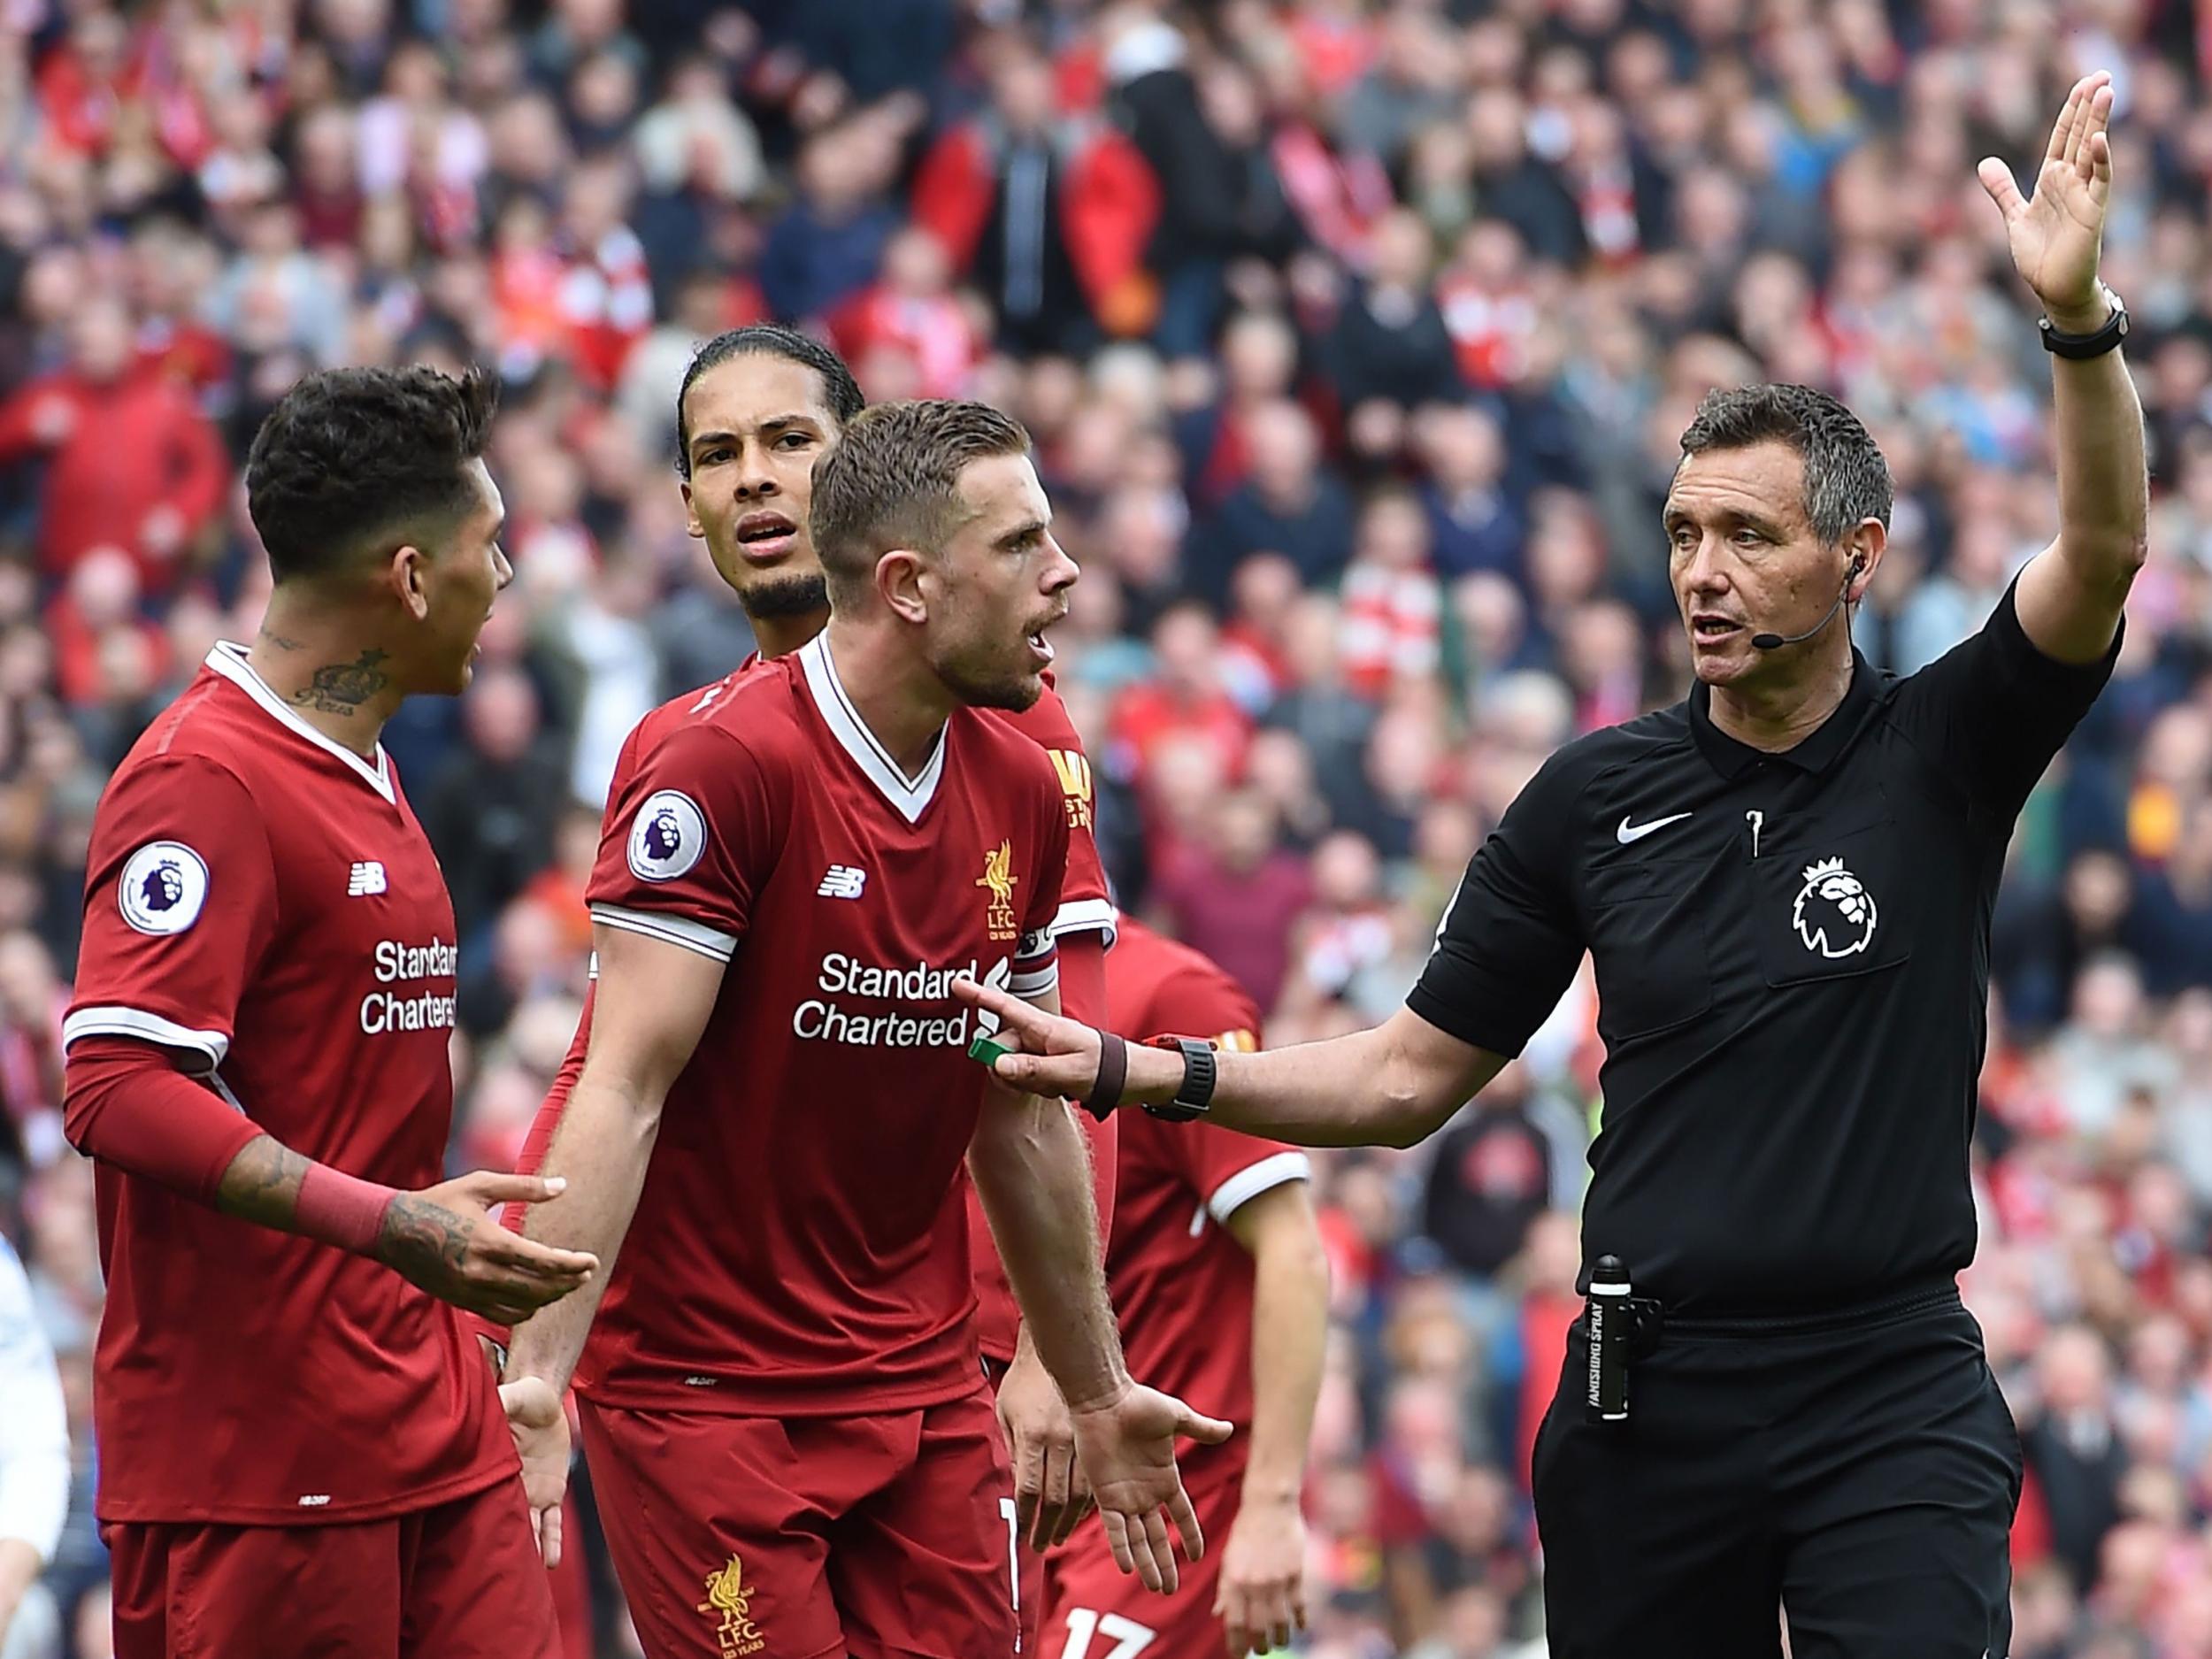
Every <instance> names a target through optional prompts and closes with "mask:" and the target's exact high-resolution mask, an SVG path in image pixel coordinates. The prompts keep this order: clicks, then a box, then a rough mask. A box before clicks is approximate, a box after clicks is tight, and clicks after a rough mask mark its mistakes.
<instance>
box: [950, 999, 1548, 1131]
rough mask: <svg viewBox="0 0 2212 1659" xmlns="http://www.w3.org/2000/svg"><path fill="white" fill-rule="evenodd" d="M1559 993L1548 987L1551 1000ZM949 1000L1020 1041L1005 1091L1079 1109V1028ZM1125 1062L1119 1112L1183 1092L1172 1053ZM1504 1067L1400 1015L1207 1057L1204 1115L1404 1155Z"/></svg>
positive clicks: (1095, 1040) (1088, 1073)
mask: <svg viewBox="0 0 2212 1659" xmlns="http://www.w3.org/2000/svg"><path fill="white" fill-rule="evenodd" d="M1572 967H1573V964H1569V971H1570V972H1572ZM1560 988H1563V987H1555V988H1554V991H1553V996H1554V1000H1556V997H1557V995H1558V990H1559V989H1560ZM953 989H954V990H955V991H956V993H957V994H958V995H960V996H962V997H963V998H964V999H965V1000H966V1001H968V1002H972V1003H974V1004H976V1005H977V1006H978V1007H980V1008H986V1009H988V1010H990V1011H991V1012H992V1013H994V1014H995V1015H997V1016H998V1017H999V1020H1000V1022H1001V1032H1000V1037H999V1041H1002V1042H1003V1041H1006V1038H1007V1035H1008V1034H1009V1033H1011V1034H1012V1035H1013V1036H1015V1037H1018V1039H1019V1040H1020V1042H1021V1048H1022V1052H1021V1053H1018V1054H1009V1055H1006V1056H1002V1057H1001V1058H1000V1059H999V1060H998V1061H997V1062H996V1063H995V1067H994V1069H995V1071H997V1072H998V1074H999V1076H1000V1077H1001V1078H1002V1079H1005V1080H1006V1081H1007V1082H1009V1083H1015V1084H1018V1085H1020V1086H1021V1087H1024V1088H1028V1089H1032V1090H1033V1091H1034V1092H1036V1093H1038V1094H1060V1095H1063V1096H1064V1097H1066V1098H1067V1099H1070V1100H1084V1099H1087V1097H1088V1096H1089V1095H1090V1094H1092V1093H1093V1092H1094V1090H1095V1088H1096V1087H1097V1083H1098V1075H1099V1057H1100V1038H1099V1033H1097V1032H1095V1031H1094V1030H1093V1029H1092V1028H1091V1027H1090V1026H1088V1025H1078V1024H1077V1023H1076V1022H1075V1021H1074V1020H1071V1019H1064V1018H1060V1017H1058V1016H1056V1015H1049V1014H1045V1013H1042V1012H1041V1011H1040V1010H1037V1009H1034V1008H1032V1007H1031V1006H1030V1005H1029V1004H1028V1003H1026V1002H1022V1001H1021V1000H1020V999H1019V998H1017V997H1010V996H1007V995H1004V994H1003V993H1002V992H1001V991H999V990H997V989H995V987H990V986H985V985H979V984H977V983H976V982H975V981H973V980H969V979H964V980H960V981H958V982H957V983H956V984H955V986H954V987H953ZM1515 1046H1516V1047H1518V1045H1515ZM1127 1052H1128V1075H1127V1078H1126V1079H1125V1081H1124V1083H1123V1084H1122V1087H1121V1089H1120V1091H1119V1094H1118V1097H1117V1100H1118V1103H1122V1104H1127V1105H1145V1106H1166V1105H1169V1104H1170V1103H1171V1102H1173V1101H1174V1099H1175V1095H1176V1091H1177V1090H1178V1089H1179V1088H1180V1087H1182V1086H1183V1079H1184V1067H1185V1062H1184V1058H1183V1056H1182V1055H1181V1053H1180V1052H1179V1051H1178V1050H1176V1049H1173V1048H1139V1047H1132V1048H1129V1049H1128V1051H1127ZM1507 1057H1508V1056H1504V1055H1502V1054H1498V1053H1495V1052H1494V1051H1492V1050H1490V1049H1488V1048H1478V1047H1477V1046H1475V1045H1474V1044H1472V1043H1469V1042H1463V1041H1461V1040H1460V1039H1458V1038H1456V1037H1454V1036H1452V1035H1450V1034H1449V1033H1446V1032H1443V1031H1440V1030H1439V1029H1438V1028H1437V1027H1436V1026H1434V1025H1431V1024H1430V1023H1429V1022H1428V1021H1427V1020H1425V1019H1424V1018H1421V1016H1420V1015H1418V1014H1417V1013H1415V1012H1413V1011H1412V1010H1410V1009H1400V1010H1398V1011H1397V1012H1396V1013H1395V1014H1393V1015H1392V1016H1391V1017H1390V1018H1388V1019H1386V1020H1385V1021H1384V1022H1383V1023H1382V1024H1381V1025H1378V1026H1376V1027H1374V1029H1372V1030H1371V1031H1360V1032H1354V1033H1351V1034H1350V1035H1348V1036H1344V1037H1333V1038H1331V1039H1329V1040H1328V1041H1326V1042H1310V1043H1302V1044H1299V1045H1297V1046H1296V1047H1294V1048H1271V1049H1267V1050H1265V1051H1263V1052H1262V1053H1258V1054H1237V1053H1221V1054H1217V1055H1216V1056H1214V1059H1215V1064H1216V1067H1217V1075H1216V1079H1215V1083H1214V1088H1213V1094H1212V1098H1211V1099H1210V1101H1208V1102H1206V1116H1207V1118H1208V1120H1209V1121H1210V1122H1212V1123H1216V1124H1218V1125H1220V1126H1221V1127H1223V1128H1225V1129H1237V1130H1241V1131H1243V1132H1244V1133H1247V1134H1256V1135H1267V1136H1270V1137H1271V1138H1272V1139H1274V1140H1277V1141H1290V1142H1291V1143H1292V1144H1293V1145H1295V1146H1308V1147H1363V1146H1394V1147H1409V1146H1412V1145H1413V1144H1414V1143H1415V1142H1416V1141H1421V1140H1423V1139H1424V1138H1425V1137H1426V1136H1428V1135H1431V1134H1433V1133H1435V1132H1436V1131H1437V1130H1438V1129H1440V1128H1441V1127H1443V1125H1444V1123H1445V1120H1446V1119H1448V1118H1450V1117H1451V1115H1452V1114H1453V1113H1454V1112H1455V1111H1457V1110H1459V1109H1460V1107H1462V1106H1463V1105H1464V1104H1465V1103H1466V1102H1467V1101H1468V1100H1469V1099H1470V1098H1471V1096H1472V1095H1474V1094H1476V1093H1477V1092H1479V1090H1480V1089H1481V1088H1482V1087H1483V1086H1484V1085H1485V1084H1486V1083H1488V1082H1489V1081H1490V1079H1492V1078H1494V1077H1495V1076H1497V1074H1498V1071H1499V1070H1500V1068H1502V1066H1503V1065H1504V1064H1505V1063H1506V1060H1507ZM1111 1103H1113V1102H1109V1104H1111Z"/></svg>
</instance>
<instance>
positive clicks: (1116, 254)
mask: <svg viewBox="0 0 2212 1659" xmlns="http://www.w3.org/2000/svg"><path fill="white" fill-rule="evenodd" d="M913 204H914V218H915V220H916V222H917V223H918V224H920V225H923V226H926V227H927V228H929V229H930V230H932V231H934V232H935V233H936V234H937V236H938V238H939V239H940V240H941V242H943V243H944V245H945V248H946V250H947V251H948V252H949V254H950V256H951V257H952V261H953V264H954V265H955V267H956V268H957V269H958V270H959V271H960V272H961V273H963V274H964V275H966V276H968V277H970V278H971V279H972V280H973V281H974V282H975V284H976V286H977V287H978V288H981V289H982V290H983V292H984V293H985V294H986V295H987V296H988V298H989V299H990V301H991V302H992V303H993V304H994V305H995V307H996V308H997V311H998V317H999V332H1000V335H1001V338H1002V342H1004V343H1005V344H1007V345H1008V346H1009V347H1010V348H1011V349H1017V350H1029V351H1035V350H1054V351H1064V350H1069V349H1074V348H1076V347H1077V346H1079V344H1081V343H1082V341H1083V339H1084V337H1085V335H1086V334H1087V333H1088V331H1089V330H1090V329H1091V327H1092V326H1093V325H1094V324H1095V325H1097V326H1102V327H1103V328H1104V329H1105V330H1106V331H1107V332H1108V333H1110V334H1132V333H1140V332H1141V331H1142V330H1143V329H1144V328H1145V327H1147V326H1149V324H1150V322H1151V319H1152V312H1153V305H1154V300H1155V295H1154V290H1153V284H1152V280H1151V279H1150V277H1149V276H1148V274H1147V273H1146V272H1145V270H1144V267H1143V265H1142V260H1143V256H1144V251H1145V245H1146V242H1147V241H1148V238H1149V237H1150V236H1151V234H1152V229H1153V226H1154V225H1155V223H1156V221H1157V219H1158V218H1159V212H1160V187H1159V182H1158V180H1156V177H1155V176H1154V174H1153V173H1152V170H1151V168H1150V167H1149V166H1148V165H1147V164H1146V162H1145V159H1144V157H1143V156H1142V155H1141V154H1140V153H1139V152H1138V150H1137V149H1136V147H1135V146H1134V145H1133V144H1132V143H1131V142H1129V140H1127V139H1126V138H1124V137H1123V136H1122V135H1121V134H1119V133H1118V132H1116V131H1115V130H1114V129H1113V128H1112V127H1110V126H1108V125H1107V124H1106V123H1105V122H1104V121H1102V120H1100V119H1097V118H1096V117H1093V116H1084V117H1057V118H1056V116H1055V113H1054V95H1053V78H1052V68H1051V65H1049V64H1048V63H1047V62H1046V61H1045V59H1044V58H1042V57H1041V56H1040V55H1039V54H1038V53H1036V52H1035V51H1033V50H1030V49H1029V48H1027V47H1024V46H1014V45H1009V46H1008V47H1007V48H1006V49H1005V50H1003V51H1002V54H1001V56H1000V58H999V61H998V64H997V65H996V67H995V71H994V73H993V75H992V79H991V104H990V107H989V108H988V109H987V110H985V111H983V112H982V113H981V114H980V115H978V116H977V117H976V118H975V119H972V120H969V121H964V122H963V123H961V124H960V125H959V126H957V127H952V128H951V129H949V131H948V132H947V133H946V134H944V136H943V137H941V138H940V139H939V140H938V141H937V142H936V144H935V145H934V146H933V148H932V149H931V150H930V151H929V153H928V155H927V156H926V157H924V159H923V162H922V170H921V173H920V175H919V177H918V178H917V179H916V180H915V185H914V196H913Z"/></svg>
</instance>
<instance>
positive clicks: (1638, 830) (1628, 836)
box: [1613, 812, 1690, 847]
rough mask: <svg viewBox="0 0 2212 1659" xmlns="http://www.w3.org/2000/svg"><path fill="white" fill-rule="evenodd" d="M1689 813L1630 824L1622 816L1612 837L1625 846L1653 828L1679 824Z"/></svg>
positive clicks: (1659, 828)
mask: <svg viewBox="0 0 2212 1659" xmlns="http://www.w3.org/2000/svg"><path fill="white" fill-rule="evenodd" d="M1689 816H1690V814H1689V813H1687V812H1677V813H1676V814H1675V815H1674V816H1673V817H1672V818H1654V819H1652V820H1651V822H1650V823H1648V824H1631V823H1630V822H1629V821H1628V820H1627V819H1626V818H1623V819H1621V826H1620V828H1618V829H1617V830H1615V831H1614V832H1613V835H1614V839H1616V840H1617V841H1619V842H1620V844H1621V845H1622V846H1624V847H1625V846H1627V845H1628V843H1629V842H1631V841H1641V840H1643V838H1644V837H1645V836H1647V835H1648V834H1650V833H1652V832H1653V831H1654V830H1663V829H1664V828H1666V827H1667V826H1668V825H1670V824H1679V823H1680V822H1681V821H1682V820H1683V819H1684V818H1688V817H1689Z"/></svg>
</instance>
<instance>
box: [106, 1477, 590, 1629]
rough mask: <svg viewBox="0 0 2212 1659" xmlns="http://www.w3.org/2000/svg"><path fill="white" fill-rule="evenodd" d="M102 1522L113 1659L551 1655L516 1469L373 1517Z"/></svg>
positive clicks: (547, 1608) (546, 1600)
mask: <svg viewBox="0 0 2212 1659" xmlns="http://www.w3.org/2000/svg"><path fill="white" fill-rule="evenodd" d="M103 1531H104V1537H105V1538H106V1540H107V1545H108V1550H109V1552H110V1555H111V1557H112V1561H113V1569H114V1578H115V1659H300V1655H303V1654H313V1655H316V1659H561V1640H560V1636H559V1633H558V1632H557V1629H556V1628H555V1624H554V1617H553V1592H552V1589H551V1587H550V1586H549V1583H548V1579H547V1574H546V1571H545V1565H544V1563H542V1562H541V1561H540V1560H539V1559H538V1547H537V1545H536V1544H535V1543H534V1542H533V1541H532V1540H531V1537H530V1516H529V1512H528V1511H527V1509H525V1507H524V1505H523V1501H522V1482H521V1481H520V1480H519V1479H505V1480H501V1481H500V1482H498V1483H497V1484H496V1485H495V1486H487V1487H486V1488H485V1489H484V1490H483V1491H481V1492H478V1493H473V1494H471V1495H469V1496H468V1497H465V1498H456V1499H454V1500H453V1501H452V1502H449V1503H442V1504H439V1505H438V1506H437V1507H436V1508H434V1509H417V1510H414V1511H412V1512H411V1513H409V1514H406V1515H395V1516H389V1517H386V1518H385V1519H383V1520H380V1521H359V1522H352V1523H348V1522H343V1521H340V1522H334V1523H332V1524H331V1525H327V1526H218V1525H204V1524H200V1523H196V1522H176V1523H170V1522H117V1523H115V1524H113V1525H110V1526H108V1527H106V1528H104V1529H103Z"/></svg>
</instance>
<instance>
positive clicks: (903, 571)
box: [876, 548, 929, 626]
mask: <svg viewBox="0 0 2212 1659" xmlns="http://www.w3.org/2000/svg"><path fill="white" fill-rule="evenodd" d="M928 576H929V561H928V560H927V559H926V558H924V557H922V556H921V555H920V554H919V553H918V552H916V551H914V550H913V549H911V548H893V549H891V550H890V551H889V552H888V553H886V554H885V555H884V556H883V557H881V558H879V559H878V560H877V561H876V595H877V597H879V598H880V599H881V600H882V601H883V603H885V604H886V605H887V606H889V607H890V609H891V612H892V614H893V615H894V616H896V617H898V618H901V619H902V620H904V621H907V622H911V623H913V624H914V625H915V626H921V625H922V624H923V623H926V622H927V621H928V620H929V594H928V592H927V589H926V582H927V579H928Z"/></svg>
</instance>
